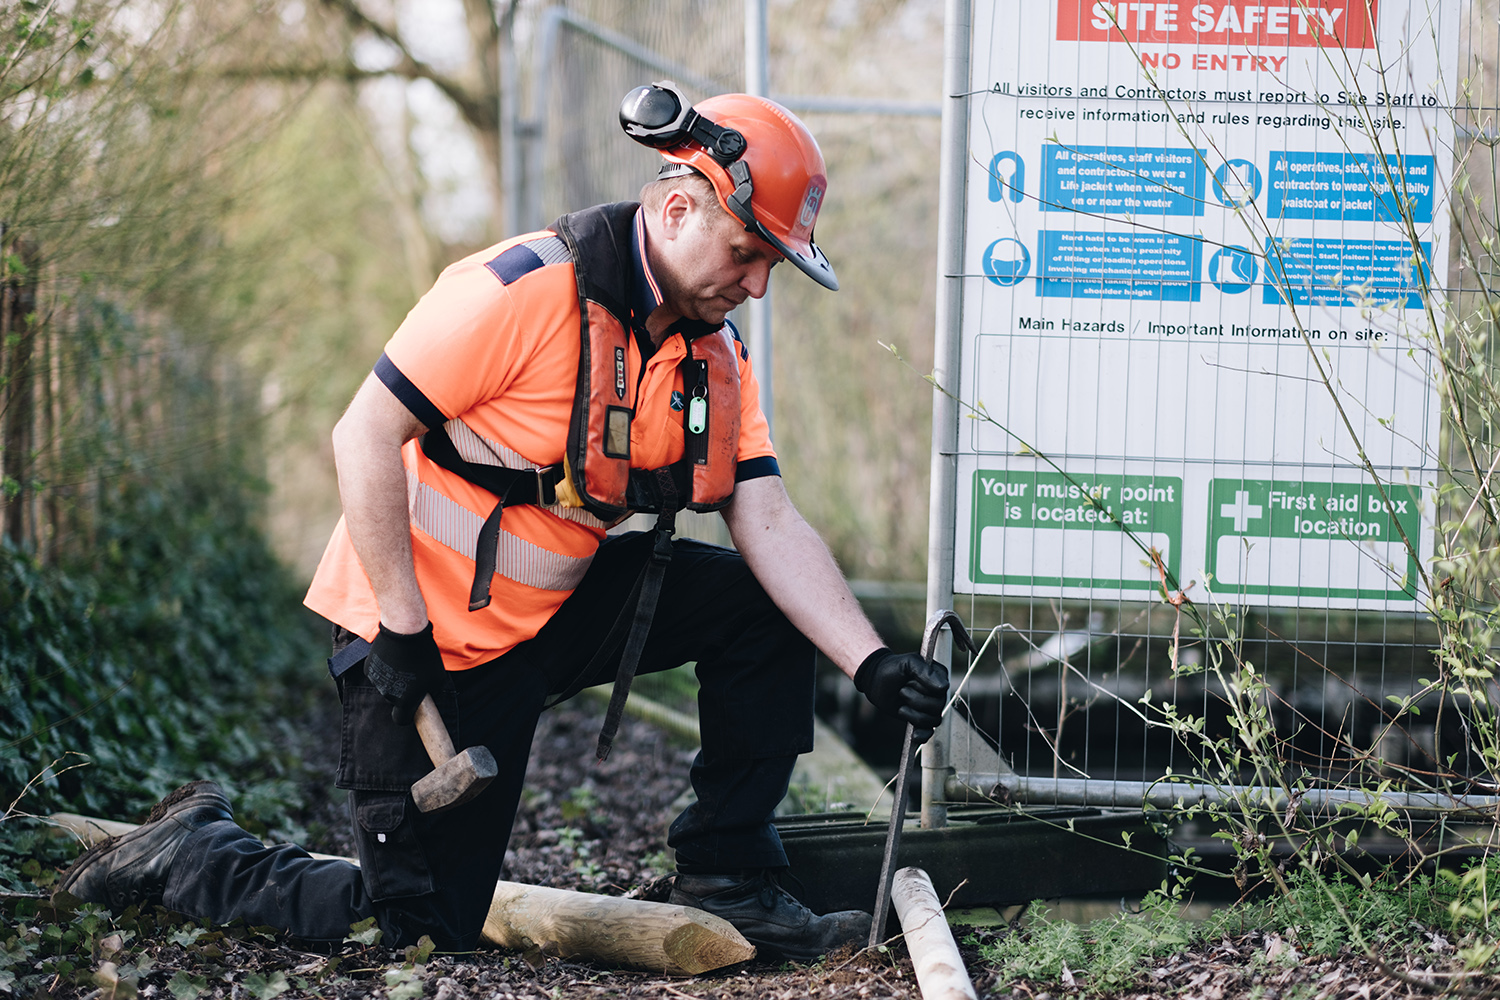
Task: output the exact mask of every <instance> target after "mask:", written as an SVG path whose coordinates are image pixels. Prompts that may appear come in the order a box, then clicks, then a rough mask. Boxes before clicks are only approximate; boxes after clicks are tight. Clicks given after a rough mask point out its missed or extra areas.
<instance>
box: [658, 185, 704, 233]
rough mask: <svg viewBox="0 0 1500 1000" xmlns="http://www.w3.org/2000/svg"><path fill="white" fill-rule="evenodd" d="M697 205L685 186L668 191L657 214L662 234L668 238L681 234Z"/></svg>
mask: <svg viewBox="0 0 1500 1000" xmlns="http://www.w3.org/2000/svg"><path fill="white" fill-rule="evenodd" d="M697 207H698V204H697V201H696V199H694V198H693V196H692V194H691V193H690V192H689V191H688V190H687V189H686V187H685V186H684V187H678V188H674V189H673V190H672V191H670V192H668V194H667V199H666V201H664V202H662V206H661V210H660V211H659V212H658V214H657V218H658V219H660V221H661V228H662V235H663V236H664V237H666V238H667V239H669V240H673V239H676V238H677V237H678V236H679V235H681V234H682V231H683V229H684V228H685V227H686V226H687V224H688V222H689V220H691V218H692V216H693V213H694V211H695V210H696V209H697Z"/></svg>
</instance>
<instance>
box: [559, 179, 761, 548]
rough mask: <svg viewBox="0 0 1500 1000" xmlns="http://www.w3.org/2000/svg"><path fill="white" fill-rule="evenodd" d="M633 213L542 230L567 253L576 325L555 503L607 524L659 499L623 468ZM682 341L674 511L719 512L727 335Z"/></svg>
mask: <svg viewBox="0 0 1500 1000" xmlns="http://www.w3.org/2000/svg"><path fill="white" fill-rule="evenodd" d="M635 208H636V206H635V205H634V204H632V203H628V202H627V203H622V204H617V205H605V206H601V207H599V208H593V209H588V210H585V211H582V212H575V213H573V214H571V215H564V216H563V217H562V218H560V219H558V220H557V221H556V222H555V223H553V224H552V227H551V228H552V230H553V231H554V232H556V233H557V234H558V235H559V236H561V237H562V239H563V242H564V243H566V244H567V246H568V250H569V251H570V252H571V253H572V255H573V271H574V274H575V275H576V277H577V282H578V313H579V316H580V318H581V320H582V323H581V327H582V329H581V336H582V343H581V345H580V352H579V359H578V386H577V389H576V391H575V392H574V394H573V414H572V417H571V418H570V420H569V422H568V443H567V450H566V452H565V455H564V459H563V464H564V475H563V477H562V479H561V480H560V481H559V483H558V489H557V498H558V500H559V501H560V502H561V503H562V504H563V505H564V506H566V507H583V508H585V509H586V510H588V511H589V513H591V514H593V515H594V516H596V517H598V518H599V519H600V520H603V521H606V522H609V521H615V520H618V519H619V518H621V517H623V516H624V515H626V514H629V513H640V512H648V513H655V512H658V511H660V510H661V509H662V505H663V503H664V502H666V498H665V497H664V496H663V495H662V492H661V490H660V488H659V487H658V481H659V478H660V477H659V476H658V474H657V471H656V470H648V469H632V468H631V467H630V425H631V421H632V420H633V419H634V417H635V405H636V398H635V394H636V389H637V387H638V384H639V381H640V375H641V372H640V370H639V369H640V365H641V360H640V355H639V352H638V351H636V350H634V349H633V348H635V345H634V344H633V343H632V340H633V336H634V335H633V334H632V333H631V331H630V326H629V322H628V317H629V315H630V310H629V307H628V306H627V305H626V303H627V302H628V301H629V297H628V296H629V284H628V283H629V281H630V280H631V252H632V251H631V246H630V237H631V221H632V220H633V219H634V217H635ZM684 337H685V339H686V341H687V357H686V358H685V359H684V360H683V361H682V363H681V366H680V367H681V370H682V386H683V395H684V397H686V398H685V399H684V405H683V408H682V415H683V444H684V451H683V457H682V461H681V462H679V463H677V465H676V467H674V468H673V470H672V474H673V478H674V480H675V485H676V487H677V490H678V493H679V495H680V497H681V505H682V506H683V507H686V508H687V509H688V510H693V511H712V510H718V509H719V508H721V507H723V506H724V505H725V504H727V503H728V502H729V500H730V498H731V497H733V496H734V476H735V467H736V463H737V458H738V450H739V436H740V370H739V365H738V363H737V360H736V358H735V347H734V341H733V338H731V337H730V335H729V334H728V332H727V331H725V330H724V329H722V328H720V329H717V330H713V331H711V332H705V333H703V334H700V335H698V336H696V337H690V338H689V337H687V336H686V335H684Z"/></svg>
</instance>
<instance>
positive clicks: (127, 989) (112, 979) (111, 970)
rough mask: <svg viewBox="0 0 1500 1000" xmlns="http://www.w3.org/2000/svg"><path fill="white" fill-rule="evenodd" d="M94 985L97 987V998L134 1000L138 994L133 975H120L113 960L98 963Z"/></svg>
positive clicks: (100, 999)
mask: <svg viewBox="0 0 1500 1000" xmlns="http://www.w3.org/2000/svg"><path fill="white" fill-rule="evenodd" d="M94 985H95V986H97V987H99V1000H135V998H136V996H137V995H138V993H137V990H136V980H135V977H134V976H124V975H121V974H120V970H119V968H117V967H116V966H115V963H113V962H100V963H99V968H98V970H97V971H96V972H95V973H94Z"/></svg>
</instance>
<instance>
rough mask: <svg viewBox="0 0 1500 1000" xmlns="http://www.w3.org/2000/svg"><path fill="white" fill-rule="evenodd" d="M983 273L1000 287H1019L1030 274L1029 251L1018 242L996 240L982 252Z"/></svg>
mask: <svg viewBox="0 0 1500 1000" xmlns="http://www.w3.org/2000/svg"><path fill="white" fill-rule="evenodd" d="M984 273H985V274H986V275H988V276H989V279H990V280H991V281H993V282H994V283H995V284H997V285H1000V286H1001V287H1009V286H1011V285H1019V284H1020V283H1021V281H1022V280H1023V279H1024V278H1025V277H1026V275H1028V274H1030V273H1031V251H1030V250H1027V249H1026V244H1024V243H1022V242H1021V241H1020V240H1016V239H1011V238H1010V237H1006V238H1004V239H999V240H996V241H995V242H993V243H991V244H990V245H989V247H988V249H986V250H985V251H984Z"/></svg>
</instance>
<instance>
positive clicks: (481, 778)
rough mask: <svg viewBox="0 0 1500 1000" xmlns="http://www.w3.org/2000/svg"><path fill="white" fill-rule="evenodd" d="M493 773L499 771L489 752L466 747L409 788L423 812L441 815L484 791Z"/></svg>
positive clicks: (478, 748) (413, 798)
mask: <svg viewBox="0 0 1500 1000" xmlns="http://www.w3.org/2000/svg"><path fill="white" fill-rule="evenodd" d="M497 773H499V769H498V768H496V767H495V758H494V757H493V756H491V754H490V752H489V750H487V749H486V748H484V747H469V749H467V750H465V751H464V752H463V753H460V754H454V755H453V756H452V757H450V758H448V760H446V761H445V762H444V763H443V764H442V766H440V767H437V768H434V769H433V771H432V773H431V774H429V775H427V776H426V777H425V778H422V779H421V780H420V781H418V782H417V783H416V784H414V785H412V786H411V797H412V800H413V801H414V802H416V804H417V808H418V809H420V810H422V811H423V812H424V813H435V812H442V811H443V810H445V809H452V808H453V807H454V806H461V805H463V804H464V803H465V802H467V801H469V800H470V799H472V798H473V797H474V796H476V795H478V794H479V793H480V792H482V791H484V789H485V786H487V785H488V784H489V783H490V782H491V781H493V780H494V779H495V775H496V774H497Z"/></svg>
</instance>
